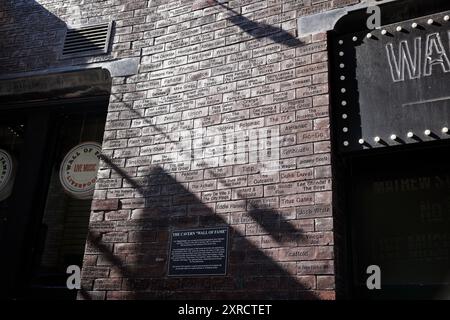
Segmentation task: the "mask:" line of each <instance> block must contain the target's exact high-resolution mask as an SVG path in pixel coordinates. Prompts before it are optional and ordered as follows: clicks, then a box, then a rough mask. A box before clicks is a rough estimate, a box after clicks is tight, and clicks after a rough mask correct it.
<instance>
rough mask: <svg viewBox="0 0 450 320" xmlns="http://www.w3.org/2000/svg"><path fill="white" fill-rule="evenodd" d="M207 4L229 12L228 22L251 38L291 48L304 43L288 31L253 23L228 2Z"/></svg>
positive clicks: (213, 0)
mask: <svg viewBox="0 0 450 320" xmlns="http://www.w3.org/2000/svg"><path fill="white" fill-rule="evenodd" d="M206 3H208V4H210V5H219V6H220V7H221V8H222V9H223V10H225V12H227V15H228V16H227V18H226V19H227V20H228V21H229V22H231V23H232V24H233V25H234V26H237V27H238V28H239V29H241V30H242V31H243V32H244V33H246V34H248V35H249V36H250V37H251V38H255V39H257V38H263V37H264V38H268V39H270V40H272V41H273V42H275V43H280V44H283V45H287V46H289V47H297V46H299V45H301V44H302V42H301V41H300V40H299V39H298V38H296V37H295V36H294V35H292V34H291V33H289V32H287V31H286V30H284V29H282V28H280V27H276V26H273V25H271V24H268V23H265V22H258V21H253V20H251V19H249V18H247V17H246V16H244V15H242V14H241V13H239V12H238V11H236V10H235V9H233V8H231V7H230V6H229V5H227V4H226V1H221V0H207V1H206Z"/></svg>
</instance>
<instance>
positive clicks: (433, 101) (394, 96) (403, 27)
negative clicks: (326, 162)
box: [333, 13, 450, 151]
mask: <svg viewBox="0 0 450 320" xmlns="http://www.w3.org/2000/svg"><path fill="white" fill-rule="evenodd" d="M449 20H450V17H449V13H441V14H438V15H433V16H427V17H423V18H420V19H415V20H410V21H404V22H401V23H397V24H393V25H389V26H384V27H381V28H380V29H378V30H375V31H372V32H370V33H367V31H365V32H358V33H354V34H346V35H343V36H339V37H337V38H336V39H335V40H334V43H333V49H334V52H335V58H334V60H335V68H334V75H333V78H334V79H333V80H334V81H333V84H334V86H335V94H334V97H333V99H334V106H335V107H334V108H335V109H334V110H335V121H336V123H337V125H338V126H337V130H338V135H337V136H338V142H339V146H340V150H341V151H354V150H361V149H368V148H376V147H383V146H384V147H386V146H395V145H401V144H408V143H416V142H422V141H432V140H439V139H448V138H450V135H449V131H448V128H449V126H450V21H449Z"/></svg>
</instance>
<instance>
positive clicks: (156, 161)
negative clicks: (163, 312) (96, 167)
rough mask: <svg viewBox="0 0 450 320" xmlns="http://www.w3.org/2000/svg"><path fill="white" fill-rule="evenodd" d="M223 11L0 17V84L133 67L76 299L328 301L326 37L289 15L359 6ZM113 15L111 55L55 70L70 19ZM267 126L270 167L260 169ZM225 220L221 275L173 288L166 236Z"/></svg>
mask: <svg viewBox="0 0 450 320" xmlns="http://www.w3.org/2000/svg"><path fill="white" fill-rule="evenodd" d="M220 2H222V4H218V3H217V2H215V1H214V0H183V1H169V0H154V1H143V0H136V1H125V0H108V1H94V0H90V1H81V0H80V1H60V0H57V1H56V0H40V1H32V0H15V1H6V3H4V4H3V5H2V7H1V9H0V21H1V22H2V23H1V24H0V33H1V34H2V37H1V38H2V40H0V41H2V51H1V53H0V62H1V63H0V65H1V67H0V68H1V69H0V73H14V72H22V71H30V70H40V69H45V68H48V67H57V66H65V65H77V64H85V63H91V62H97V61H102V60H112V59H120V58H125V57H140V59H141V64H140V67H139V72H138V74H136V75H133V76H129V77H115V78H113V86H112V94H111V98H110V105H109V112H108V117H107V123H106V131H105V135H104V146H103V148H104V154H105V159H104V161H102V165H101V170H100V173H99V175H100V180H99V182H98V184H97V187H96V192H95V196H94V198H95V199H94V201H93V207H92V210H93V211H92V214H91V222H90V232H89V239H88V242H87V246H86V253H85V259H84V265H83V290H81V292H80V294H79V297H80V298H85V299H89V298H92V299H105V298H106V299H131V298H142V299H144V298H169V299H176V298H190V299H196V298H208V299H210V298H306V299H333V298H335V271H334V247H333V244H334V233H333V218H332V215H333V212H332V209H331V208H332V193H331V190H332V181H331V165H330V162H331V161H330V159H331V155H330V153H331V149H330V132H329V131H330V130H329V95H328V94H329V92H328V91H329V87H328V57H327V37H326V34H316V35H313V36H310V37H307V38H300V39H299V38H297V35H296V22H297V20H296V19H297V18H298V17H299V16H301V15H306V14H311V13H317V12H321V11H325V10H329V9H331V8H334V7H339V6H345V5H350V4H354V3H355V2H358V1H349V0H344V1H338V0H335V1H326V0H325V1H317V0H291V1H289V0H286V1H281V0H267V1H266V0H264V1H262V0H257V1H255V0H236V1H220ZM77 3H79V6H77V5H76V4H77ZM111 19H112V20H114V21H115V29H114V34H113V36H114V38H113V45H112V52H111V53H110V54H109V55H106V56H100V57H93V58H92V57H91V58H78V59H70V60H63V61H62V60H58V57H57V56H58V50H60V46H61V44H62V40H63V39H62V34H63V30H64V22H66V23H95V22H104V21H109V20H111ZM35 26H39V27H38V28H36V27H35ZM3 35H6V36H5V37H4V36H3ZM261 129H266V130H265V131H264V130H263V131H264V132H267V130H268V129H270V130H271V132H274V133H276V134H277V135H279V136H280V140H279V144H280V145H279V149H277V150H279V154H278V155H277V157H278V158H276V159H275V160H273V159H271V160H270V161H268V162H264V161H254V159H255V154H257V152H258V150H255V149H252V147H251V143H250V142H251V141H252V137H254V136H253V135H252V134H253V133H254V132H262V131H261ZM258 130H260V131H258ZM248 137H249V140H247V141H246V138H248ZM224 139H225V140H224ZM186 141H189V142H190V144H189V143H187V144H186ZM224 141H226V143H224ZM230 141H231V142H230ZM224 145H225V148H224ZM186 146H188V147H189V148H186ZM236 146H240V148H236ZM187 149H189V150H187ZM192 150H193V151H194V153H192ZM263 150H266V148H263ZM259 151H261V150H259ZM193 154H195V156H193V157H192V155H193ZM200 154H201V155H200ZM186 155H187V156H186ZM269 164H270V169H269V170H267V165H269ZM219 225H220V226H222V225H229V226H230V232H231V240H230V248H231V250H230V261H229V272H228V274H227V276H225V277H199V278H173V277H167V263H168V261H167V260H168V244H169V243H168V242H169V232H170V230H171V229H173V228H175V229H179V228H191V227H192V228H195V227H209V226H219Z"/></svg>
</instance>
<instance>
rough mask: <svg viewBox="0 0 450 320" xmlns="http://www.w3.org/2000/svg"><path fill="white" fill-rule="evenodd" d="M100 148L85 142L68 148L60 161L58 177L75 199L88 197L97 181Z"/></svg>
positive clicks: (90, 195)
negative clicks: (70, 148)
mask: <svg viewBox="0 0 450 320" xmlns="http://www.w3.org/2000/svg"><path fill="white" fill-rule="evenodd" d="M101 152H102V148H101V146H100V145H99V144H98V143H95V142H85V143H82V144H80V145H78V146H76V147H74V148H73V149H72V150H70V151H69V152H68V153H67V155H66V157H65V158H64V160H63V162H62V163H61V167H60V171H59V178H60V181H61V184H62V186H63V188H64V190H65V191H66V192H67V193H68V194H69V195H70V196H72V197H74V198H76V199H89V198H91V197H92V195H93V193H94V188H95V183H96V182H97V172H98V165H99V162H100V155H101Z"/></svg>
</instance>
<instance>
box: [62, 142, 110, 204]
mask: <svg viewBox="0 0 450 320" xmlns="http://www.w3.org/2000/svg"><path fill="white" fill-rule="evenodd" d="M86 146H89V147H94V148H98V150H99V151H100V153H101V152H102V146H101V144H100V143H98V142H94V141H86V142H83V143H80V144H78V145H76V146H75V147H73V148H72V149H70V150H69V151H68V152H67V153H66V155H65V157H64V159H63V161H62V162H61V165H60V168H59V181H60V183H61V185H62V187H63V189H64V191H65V192H66V193H67V194H68V195H70V196H71V197H73V198H75V199H80V200H88V199H92V195H93V194H94V190H95V183H93V184H92V186H91V187H90V188H89V190H86V191H77V190H75V189H73V188H72V187H71V186H70V185H69V184H68V183H67V182H66V179H65V172H66V170H62V169H63V168H64V167H65V164H66V163H67V161H68V159H69V157H70V155H71V154H73V153H74V152H75V151H76V150H77V149H80V148H85V147H86ZM99 161H100V159H99ZM97 174H98V170H97V172H96V177H97Z"/></svg>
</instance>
